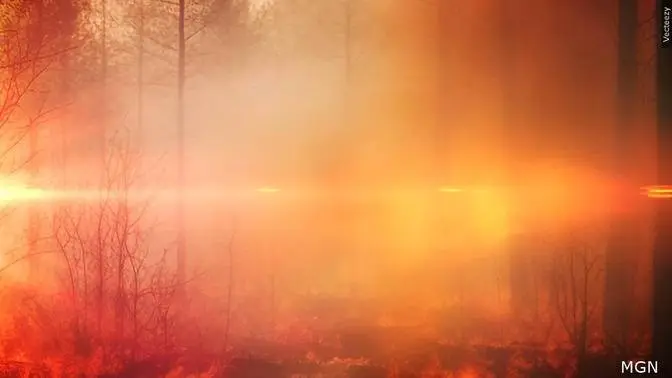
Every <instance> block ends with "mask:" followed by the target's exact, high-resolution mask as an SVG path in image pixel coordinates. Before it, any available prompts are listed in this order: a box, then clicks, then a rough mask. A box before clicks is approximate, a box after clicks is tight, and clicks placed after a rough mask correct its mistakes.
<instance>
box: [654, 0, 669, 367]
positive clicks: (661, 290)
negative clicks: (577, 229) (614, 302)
mask: <svg viewBox="0 0 672 378" xmlns="http://www.w3.org/2000/svg"><path fill="white" fill-rule="evenodd" d="M664 6H665V7H667V10H666V12H667V17H668V19H669V17H670V13H671V12H672V11H671V10H670V9H671V8H672V2H670V1H669V0H668V1H662V0H659V1H658V8H657V17H658V24H657V25H658V27H659V28H660V29H659V35H658V38H659V40H660V41H661V44H662V39H663V33H664V31H663V22H662V21H663V20H662V18H663V12H664V9H663V8H664ZM668 33H669V28H668ZM657 70H658V73H657V75H658V91H657V101H658V182H659V183H660V184H671V183H672V47H671V46H670V43H669V42H668V43H667V48H659V49H658V57H657ZM657 201H659V202H658V209H657V210H658V214H657V225H656V239H655V247H654V253H653V266H654V272H653V275H654V280H653V281H654V283H653V358H654V360H658V361H661V365H662V369H663V370H664V371H661V372H660V373H662V375H668V376H669V373H670V372H671V371H670V370H671V369H670V368H669V367H667V366H665V362H663V361H672V323H671V322H670V319H672V300H670V299H671V298H672V234H670V230H671V229H672V199H666V200H664V199H659V200H657Z"/></svg>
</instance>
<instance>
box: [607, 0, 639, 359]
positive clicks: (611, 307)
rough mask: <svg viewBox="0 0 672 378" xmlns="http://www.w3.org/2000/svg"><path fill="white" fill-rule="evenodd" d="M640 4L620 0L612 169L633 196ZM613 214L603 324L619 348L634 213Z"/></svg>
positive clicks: (625, 323)
mask: <svg viewBox="0 0 672 378" xmlns="http://www.w3.org/2000/svg"><path fill="white" fill-rule="evenodd" d="M637 4H638V2H637V1H634V0H620V1H619V3H618V6H619V16H618V63H617V65H618V71H617V72H618V73H617V83H618V87H617V104H618V105H617V106H618V118H617V122H618V126H617V131H616V146H615V149H614V155H613V161H612V164H613V165H612V172H613V174H614V177H617V178H619V180H618V182H620V183H622V184H624V185H623V188H622V189H623V192H622V194H623V195H625V196H627V197H626V198H632V194H629V193H630V192H634V191H633V190H632V187H633V186H632V185H631V181H632V179H631V173H630V172H631V171H630V170H631V168H632V167H630V166H629V161H630V156H631V152H632V146H631V140H632V132H633V126H634V125H633V121H634V111H635V104H636V95H637V93H636V90H637V86H636V82H637V43H636V40H637V28H638V21H637V14H638V11H637V8H638V5H637ZM613 217H614V218H613V219H612V225H611V230H610V235H609V246H608V252H607V257H606V262H605V263H606V275H605V280H606V283H605V285H606V287H605V305H604V315H603V318H604V319H603V324H604V331H605V336H606V337H607V338H608V339H609V341H610V343H611V344H612V345H613V346H618V347H619V348H626V347H627V345H628V343H629V340H628V332H629V331H630V330H631V328H632V327H631V324H630V321H631V313H630V309H629V305H628V304H629V303H630V301H631V300H632V299H633V298H632V295H633V294H632V288H633V287H634V282H633V277H632V274H631V273H630V271H631V266H632V264H631V262H632V255H633V250H632V246H633V244H632V238H633V233H632V228H633V225H632V223H633V220H634V219H633V217H632V216H631V215H622V214H614V215H613Z"/></svg>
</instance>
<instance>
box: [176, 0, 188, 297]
mask: <svg viewBox="0 0 672 378" xmlns="http://www.w3.org/2000/svg"><path fill="white" fill-rule="evenodd" d="M184 16H185V0H179V15H178V17H179V24H178V33H179V36H178V38H179V39H178V44H179V45H178V61H177V190H178V194H177V197H178V198H177V279H178V282H179V284H180V286H183V285H184V284H185V281H186V273H187V272H186V247H187V246H186V230H185V219H184V217H185V214H184V213H185V211H184V185H185V176H184V164H185V161H184V158H185V156H184V149H185V146H184V82H185V63H186V62H185V54H186V51H185V49H186V37H185V33H184V26H185V25H184V18H185V17H184Z"/></svg>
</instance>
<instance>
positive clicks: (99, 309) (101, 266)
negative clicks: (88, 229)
mask: <svg viewBox="0 0 672 378" xmlns="http://www.w3.org/2000/svg"><path fill="white" fill-rule="evenodd" d="M101 22H102V30H101V67H100V83H101V86H102V90H101V96H100V99H99V101H100V104H98V105H99V106H100V107H101V108H102V109H103V111H102V117H100V120H99V123H98V125H97V126H98V129H97V130H95V133H96V137H97V138H98V143H99V145H98V151H96V154H97V155H98V156H97V158H98V171H97V172H98V173H99V174H101V175H102V176H101V177H100V178H99V179H100V185H99V211H100V213H99V214H98V228H97V234H96V236H97V246H96V260H97V261H96V264H97V272H96V274H97V277H96V280H97V281H98V282H97V303H96V329H97V331H98V336H99V337H102V336H103V335H102V332H103V313H104V311H103V308H104V305H105V248H106V245H105V240H103V239H104V236H103V233H104V232H103V227H104V226H105V225H104V224H103V212H104V211H105V207H106V204H105V194H104V193H103V192H104V191H105V190H106V183H105V181H106V180H105V177H104V174H103V173H102V172H106V163H105V154H106V134H107V116H108V114H107V101H108V99H107V64H108V61H107V0H102V4H101Z"/></svg>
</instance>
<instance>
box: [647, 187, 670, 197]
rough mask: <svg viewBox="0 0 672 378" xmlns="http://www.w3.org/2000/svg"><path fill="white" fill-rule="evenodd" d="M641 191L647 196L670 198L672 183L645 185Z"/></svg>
mask: <svg viewBox="0 0 672 378" xmlns="http://www.w3.org/2000/svg"><path fill="white" fill-rule="evenodd" d="M642 192H643V193H642V194H644V195H646V196H647V197H649V198H672V185H651V186H645V187H643V188H642Z"/></svg>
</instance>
